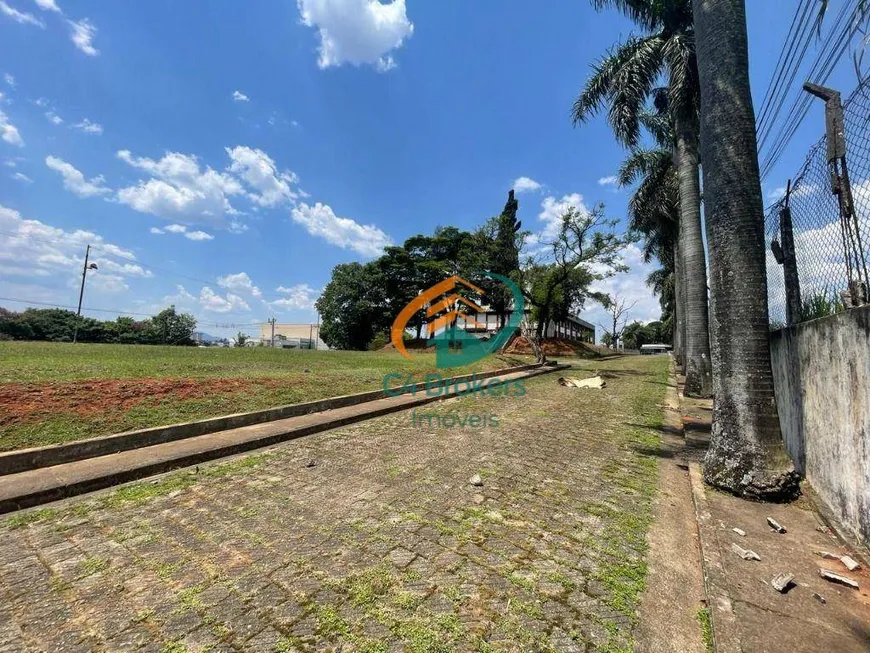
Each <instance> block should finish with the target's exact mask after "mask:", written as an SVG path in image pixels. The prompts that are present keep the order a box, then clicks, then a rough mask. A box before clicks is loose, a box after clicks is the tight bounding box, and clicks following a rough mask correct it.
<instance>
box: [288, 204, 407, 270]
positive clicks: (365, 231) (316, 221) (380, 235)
mask: <svg viewBox="0 0 870 653" xmlns="http://www.w3.org/2000/svg"><path fill="white" fill-rule="evenodd" d="M291 215H292V217H293V220H294V221H295V222H298V223H299V224H301V225H302V226H303V227H305V229H306V231H308V233H309V234H311V235H312V236H317V237H318V238H323V239H324V240H325V241H326V242H328V243H330V244H332V245H336V246H338V247H341V248H342V249H351V250H353V251H355V252H357V253H359V254H362V255H363V256H368V257H375V256H379V255H380V254H381V253H382V252H383V249H384V247H386V246H387V245H389V244H391V242H392V241H391V240H390V237H389V236H387V234H385V233H384V232H383V231H381V230H380V229H378V228H377V227H376V226H374V225H361V224H359V223H358V222H355V221H354V220H351V219H350V218H341V217H339V216H337V215H336V214H335V212H334V211H333V210H332V208H331V207H330V206H329V205H327V204H321V203H320V202H317V203H316V204H315V205H314V206H309V205H308V204H305V203H302V204H300V205H299V206H297V207H294V208H293V211H292V212H291Z"/></svg>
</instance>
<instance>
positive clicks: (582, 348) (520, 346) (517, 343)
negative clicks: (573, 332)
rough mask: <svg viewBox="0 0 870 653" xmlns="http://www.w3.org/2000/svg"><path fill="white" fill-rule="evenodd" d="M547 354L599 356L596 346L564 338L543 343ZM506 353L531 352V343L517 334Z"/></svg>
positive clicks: (532, 351)
mask: <svg viewBox="0 0 870 653" xmlns="http://www.w3.org/2000/svg"><path fill="white" fill-rule="evenodd" d="M543 348H544V353H545V354H546V355H547V356H592V357H594V356H599V355H600V353H599V352H598V350H597V347H595V346H593V345H587V344H586V343H583V342H580V341H579V340H564V339H559V338H553V339H549V340H545V341H544V343H543ZM505 353H508V354H533V353H534V350H533V349H532V345H531V343H530V342H529V341H528V339H526V338H525V337H524V336H517V337H516V338H515V339H514V341H513V342H512V343H511V344H510V346H509V347H508V348H507V351H506V352H505Z"/></svg>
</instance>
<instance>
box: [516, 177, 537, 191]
mask: <svg viewBox="0 0 870 653" xmlns="http://www.w3.org/2000/svg"><path fill="white" fill-rule="evenodd" d="M513 188H514V190H515V191H516V192H517V193H526V192H528V191H536V190H540V189H541V184H539V183H538V182H536V181H535V180H534V179H531V178H529V177H518V178H517V179H516V180H514V183H513Z"/></svg>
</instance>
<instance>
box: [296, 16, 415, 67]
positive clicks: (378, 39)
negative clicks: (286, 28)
mask: <svg viewBox="0 0 870 653" xmlns="http://www.w3.org/2000/svg"><path fill="white" fill-rule="evenodd" d="M297 5H298V7H299V12H300V14H301V16H302V23H303V24H304V25H307V26H308V27H314V28H316V29H317V30H318V34H319V36H320V46H319V48H318V52H319V54H320V58H319V59H318V62H317V64H318V66H320V68H329V67H330V66H340V65H341V64H343V63H350V64H353V65H355V66H359V65H362V64H371V65H374V66H375V67H376V68H377V69H378V70H379V71H382V72H383V71H387V70H390V69H391V68H394V67H395V66H396V62H395V61H394V60H393V57H392V56H391V55H390V52H392V51H393V50H395V49H398V48H400V47H401V46H402V43H403V42H404V40H405V39H406V38H409V37H410V36H411V35H412V34H413V33H414V25H413V24H412V23H411V22H410V21H409V20H408V14H407V11H406V9H405V0H392V1H391V2H386V3H385V2H381V1H380V0H297Z"/></svg>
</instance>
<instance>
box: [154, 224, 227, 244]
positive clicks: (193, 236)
mask: <svg viewBox="0 0 870 653" xmlns="http://www.w3.org/2000/svg"><path fill="white" fill-rule="evenodd" d="M148 231H150V232H151V233H152V234H156V235H161V234H167V233H169V234H178V235H183V236H184V237H185V238H187V239H188V240H214V236H212V235H211V234H210V233H207V232H205V231H188V230H187V227H186V226H184V225H183V224H170V225H167V226H165V227H163V228H162V229H161V228H160V227H151V229H149V230H148Z"/></svg>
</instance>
